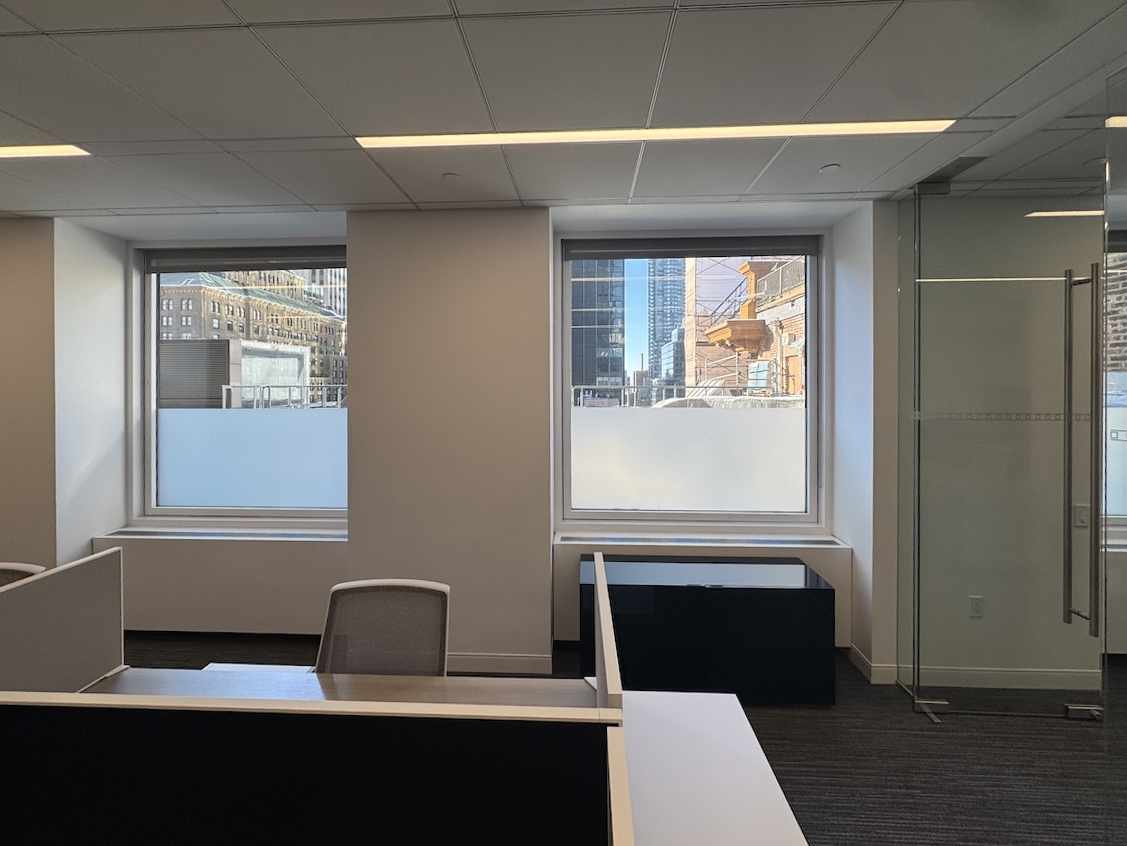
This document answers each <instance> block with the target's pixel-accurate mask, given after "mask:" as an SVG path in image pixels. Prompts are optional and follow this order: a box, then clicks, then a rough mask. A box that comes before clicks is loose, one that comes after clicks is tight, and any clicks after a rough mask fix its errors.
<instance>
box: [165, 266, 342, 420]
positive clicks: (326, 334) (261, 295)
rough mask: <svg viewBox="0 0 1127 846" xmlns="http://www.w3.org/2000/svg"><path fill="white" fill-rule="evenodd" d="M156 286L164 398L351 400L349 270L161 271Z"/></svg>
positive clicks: (190, 401)
mask: <svg viewBox="0 0 1127 846" xmlns="http://www.w3.org/2000/svg"><path fill="white" fill-rule="evenodd" d="M157 291H158V295H157V302H156V312H157V314H156V320H157V324H158V327H157V329H156V331H157V333H158V334H157V338H158V341H159V346H158V360H159V361H160V368H159V373H158V397H159V398H160V400H161V401H162V402H161V405H163V406H166V407H167V406H170V405H175V406H177V407H193V406H195V407H213V406H217V405H224V404H230V405H232V406H238V407H241V406H242V405H245V404H252V405H260V404H263V403H266V404H275V403H279V402H280V403H284V404H289V405H292V404H295V403H300V404H310V403H313V404H316V403H322V404H341V405H343V404H344V403H346V402H347V382H348V354H347V346H348V336H347V317H348V271H347V270H346V269H345V268H328V269H315V270H237V271H223V272H219V273H209V272H197V273H162V274H160V275H159V277H158V285H157ZM216 360H222V362H223V363H222V364H221V365H220V366H219V368H218V369H216V368H214V367H213V368H212V369H211V370H208V368H207V363H208V362H211V363H214V362H215V361H216ZM224 386H233V387H232V388H231V389H229V395H228V396H224V395H223V391H224Z"/></svg>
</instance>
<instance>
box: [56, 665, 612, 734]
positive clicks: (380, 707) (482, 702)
mask: <svg viewBox="0 0 1127 846" xmlns="http://www.w3.org/2000/svg"><path fill="white" fill-rule="evenodd" d="M76 696H79V697H87V699H86V701H87V702H89V704H97V705H111V706H113V705H117V706H119V707H132V706H136V707H181V708H193V707H207V708H213V709H229V710H251V711H305V712H308V711H315V712H325V713H364V714H367V713H371V714H384V715H403V716H440V717H469V718H475V717H481V718H512V719H547V720H567V721H574V722H599V723H616V722H618V721H619V720H620V719H621V712H619V711H615V710H613V709H605V708H598V707H597V704H596V697H595V691H594V690H592V689H591V686H590V685H588V684H587V683H586V682H585V681H584V680H583V679H544V678H496V677H482V676H446V677H434V676H364V675H331V674H318V673H305V672H294V671H293V670H292V669H283V670H278V671H272V670H268V669H253V670H215V669H213V670H206V671H205V670H156V669H142V668H127V669H125V670H123V671H121V672H120V673H117V674H115V675H112V676H110V677H109V678H106V679H103V680H102V681H100V682H98V683H96V684H94V685H92V686H91V687H89V688H87V689H86V691H85V692H83V693H82V694H76ZM118 697H127V698H128V699H129V700H130V701H128V702H126V701H125V699H124V698H122V699H118ZM73 704H79V702H75V703H73Z"/></svg>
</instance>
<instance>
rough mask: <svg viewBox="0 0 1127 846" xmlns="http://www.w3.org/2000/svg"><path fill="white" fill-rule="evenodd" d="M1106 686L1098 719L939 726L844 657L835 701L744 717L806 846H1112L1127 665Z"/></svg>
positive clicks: (1120, 812)
mask: <svg viewBox="0 0 1127 846" xmlns="http://www.w3.org/2000/svg"><path fill="white" fill-rule="evenodd" d="M1113 677H1114V679H1115V681H1116V685H1117V693H1118V694H1119V698H1118V699H1117V700H1116V701H1113V702H1112V703H1111V708H1110V713H1109V717H1108V719H1107V720H1105V722H1104V723H1082V722H1070V721H1067V720H1063V719H1045V718H1032V717H984V716H960V715H950V714H945V715H942V721H943V722H942V724H941V725H935V724H934V723H932V722H931V721H930V720H929V719H928V718H927V717H925V716H924V715H922V714H915V713H913V712H912V710H911V707H910V703H909V700H908V697H907V695H906V694H905V693H903V692H902V691H901V690H899V689H898V688H892V687H885V686H873V685H870V684H868V683H867V682H866V681H865V679H864V678H863V677H862V676H861V675H860V673H858V672H857V671H856V670H855V669H854V668H853V667H852V665H850V664H849V661H848V659H847V658H846V657H845V656H841V657H840V659H839V665H838V704H837V705H836V706H834V707H832V708H748V709H747V715H748V719H749V720H750V721H751V725H752V727H753V728H754V729H755V733H756V735H757V736H758V737H759V741H760V743H761V744H762V745H763V749H764V751H765V752H766V753H767V757H768V759H769V760H770V761H771V765H772V767H773V768H774V770H775V774H776V776H777V777H778V779H779V783H780V784H781V785H782V788H783V791H784V792H785V793H786V795H787V798H788V799H789V800H790V802H791V806H792V807H793V808H794V813H795V816H796V817H797V818H798V821H799V823H800V825H801V826H802V828H803V831H805V832H806V836H807V838H808V839H809V841H810V844H811V846H831V845H832V846H837V844H854V843H856V844H868V846H878V845H879V844H914V845H915V844H918V846H948V844H960V846H962V844H1005V846H1021V845H1022V844H1069V846H1078V845H1079V844H1085V845H1086V846H1087V844H1091V845H1092V846H1104V844H1107V846H1111V844H1116V845H1117V846H1118V845H1119V844H1124V843H1127V825H1125V823H1127V815H1125V814H1124V802H1125V799H1127V796H1125V791H1127V758H1124V755H1123V752H1124V746H1123V743H1122V738H1123V731H1122V726H1121V724H1122V721H1123V720H1124V718H1125V717H1127V715H1125V714H1123V713H1122V711H1123V710H1124V709H1123V704H1124V703H1123V699H1122V694H1123V693H1124V692H1125V691H1124V688H1125V687H1127V684H1125V683H1124V682H1125V679H1127V665H1125V664H1122V663H1118V664H1117V666H1116V667H1115V671H1114V673H1113ZM1116 727H1118V728H1119V731H1118V735H1116V733H1114V732H1113V731H1110V730H1109V729H1114V728H1116ZM1116 736H1118V746H1117V748H1113V743H1114V742H1115V740H1114V739H1115V738H1116ZM1113 801H1114V803H1115V808H1114V809H1113V808H1112V807H1111V806H1112V803H1113Z"/></svg>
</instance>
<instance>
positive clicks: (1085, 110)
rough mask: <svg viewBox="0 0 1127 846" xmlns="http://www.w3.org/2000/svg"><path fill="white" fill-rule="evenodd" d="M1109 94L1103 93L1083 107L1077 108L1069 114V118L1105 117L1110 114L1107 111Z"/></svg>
mask: <svg viewBox="0 0 1127 846" xmlns="http://www.w3.org/2000/svg"><path fill="white" fill-rule="evenodd" d="M1107 100H1108V97H1107V92H1106V91H1101V92H1100V93H1099V94H1097V95H1096V96H1095V97H1093V98H1091V99H1090V100H1087V101H1085V102H1084V104H1083V105H1081V106H1077V107H1076V108H1075V109H1073V110H1072V111H1071V112H1069V113H1068V116H1069V117H1091V116H1095V117H1101V118H1102V117H1105V116H1106V115H1107V113H1108V110H1107Z"/></svg>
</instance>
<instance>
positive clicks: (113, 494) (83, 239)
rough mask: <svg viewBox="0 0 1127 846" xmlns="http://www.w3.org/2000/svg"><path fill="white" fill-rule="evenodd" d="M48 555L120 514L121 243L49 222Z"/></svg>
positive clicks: (64, 553) (84, 543)
mask: <svg viewBox="0 0 1127 846" xmlns="http://www.w3.org/2000/svg"><path fill="white" fill-rule="evenodd" d="M54 231H55V243H54V262H55V297H54V318H55V354H54V365H55V462H56V472H55V481H56V501H55V514H56V524H57V529H56V550H57V554H56V557H57V559H58V561H59V562H60V563H62V562H66V561H72V560H74V559H76V558H81V557H82V556H84V555H88V554H89V553H90V538H91V537H93V536H94V535H97V534H100V533H101V532H104V531H106V530H108V529H114V528H117V527H118V526H121V525H122V524H124V523H125V520H126V493H125V486H126V442H125V414H126V412H125V318H126V308H125V262H126V249H125V243H124V242H123V241H121V240H119V239H117V238H113V237H111V236H109V235H104V234H102V233H100V232H94V231H93V230H90V229H85V228H83V227H81V226H77V225H75V224H73V223H70V222H69V221H66V220H56V221H55V224H54Z"/></svg>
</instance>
